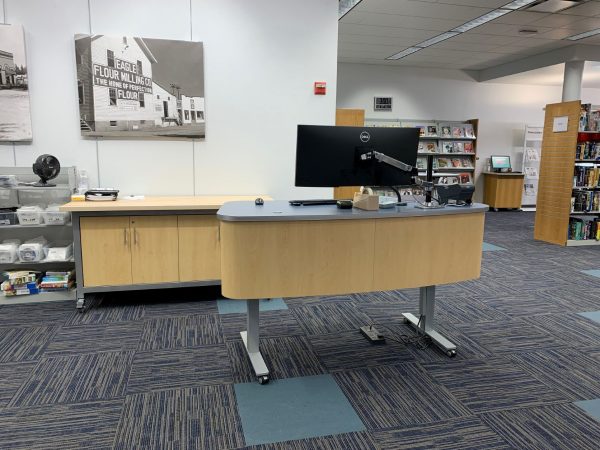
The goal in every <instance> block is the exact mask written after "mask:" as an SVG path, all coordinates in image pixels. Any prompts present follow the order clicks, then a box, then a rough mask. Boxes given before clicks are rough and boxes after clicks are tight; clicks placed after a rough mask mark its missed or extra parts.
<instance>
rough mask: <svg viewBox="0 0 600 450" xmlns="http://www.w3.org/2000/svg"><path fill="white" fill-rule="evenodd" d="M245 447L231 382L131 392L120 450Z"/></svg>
mask: <svg viewBox="0 0 600 450" xmlns="http://www.w3.org/2000/svg"><path fill="white" fill-rule="evenodd" d="M243 445H244V439H243V433H242V427H241V422H240V419H239V417H238V414H237V408H236V401H235V395H234V391H233V387H232V386H231V385H220V386H203V387H194V388H186V389H173V390H167V391H159V392H146V393H143V394H135V395H128V396H127V397H126V399H125V403H124V406H123V413H122V415H121V420H120V422H119V425H118V428H117V432H116V436H115V442H114V449H115V450H134V449H140V450H150V449H157V450H176V449H207V450H208V449H233V448H238V447H242V446H243Z"/></svg>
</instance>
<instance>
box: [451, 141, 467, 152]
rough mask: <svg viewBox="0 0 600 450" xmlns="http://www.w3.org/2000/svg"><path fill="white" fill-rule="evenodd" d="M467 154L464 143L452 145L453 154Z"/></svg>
mask: <svg viewBox="0 0 600 450" xmlns="http://www.w3.org/2000/svg"><path fill="white" fill-rule="evenodd" d="M464 152H465V144H464V143H463V142H453V143H452V153H464Z"/></svg>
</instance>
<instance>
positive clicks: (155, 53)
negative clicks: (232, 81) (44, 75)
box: [75, 34, 206, 139]
mask: <svg viewBox="0 0 600 450" xmlns="http://www.w3.org/2000/svg"><path fill="white" fill-rule="evenodd" d="M75 57H76V64H77V89H78V97H79V119H80V120H79V122H80V123H79V126H80V128H81V134H82V135H83V136H89V137H117V138H123V137H134V138H150V139H203V138H204V137H205V126H206V115H205V109H204V49H203V45H202V42H190V41H175V40H167V39H151V38H141V37H133V36H106V35H87V34H78V35H76V36H75Z"/></svg>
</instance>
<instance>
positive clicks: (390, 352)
mask: <svg viewBox="0 0 600 450" xmlns="http://www.w3.org/2000/svg"><path fill="white" fill-rule="evenodd" d="M378 331H380V332H382V333H383V334H384V335H389V332H388V331H387V330H386V329H380V330H378ZM308 340H309V341H310V343H311V345H312V347H313V349H314V351H315V354H316V355H317V356H318V358H319V360H320V361H321V363H323V365H324V366H325V367H326V368H327V370H329V371H337V370H350V369H360V368H363V367H372V366H384V365H390V364H398V363H402V362H406V361H413V360H414V357H413V356H412V354H411V353H410V351H409V350H408V348H407V346H406V345H404V344H401V343H398V342H395V341H393V340H391V339H388V340H387V341H386V343H385V344H373V343H371V342H369V341H368V340H367V339H366V338H365V337H364V336H363V335H362V334H361V333H360V332H359V331H358V330H353V331H342V332H339V333H335V334H325V335H312V336H309V337H308Z"/></svg>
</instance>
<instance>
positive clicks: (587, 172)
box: [573, 166, 600, 188]
mask: <svg viewBox="0 0 600 450" xmlns="http://www.w3.org/2000/svg"><path fill="white" fill-rule="evenodd" d="M599 182H600V167H588V166H575V173H574V175H573V187H585V188H596V187H599V186H598V183H599Z"/></svg>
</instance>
